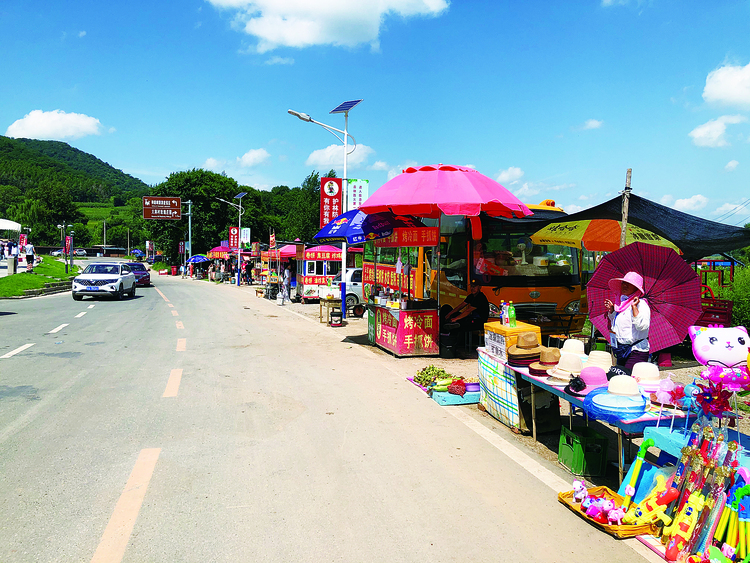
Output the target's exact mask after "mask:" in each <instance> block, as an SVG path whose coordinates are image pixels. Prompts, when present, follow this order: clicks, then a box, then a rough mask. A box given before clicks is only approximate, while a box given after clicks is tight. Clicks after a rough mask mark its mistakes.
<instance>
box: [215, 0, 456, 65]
mask: <svg viewBox="0 0 750 563" xmlns="http://www.w3.org/2000/svg"><path fill="white" fill-rule="evenodd" d="M209 2H211V4H213V5H214V6H216V7H217V8H223V9H226V10H229V11H232V12H234V13H235V22H236V24H237V25H239V26H241V28H242V30H243V31H244V32H245V33H247V34H248V35H251V36H253V37H255V38H257V40H258V44H257V46H256V51H257V52H258V53H265V52H267V51H271V50H273V49H276V48H277V47H296V48H304V47H310V46H313V45H334V46H337V47H356V46H357V45H362V44H369V45H371V46H372V48H373V49H377V48H379V45H380V43H379V35H380V29H381V27H382V26H383V25H384V23H385V21H386V19H387V17H388V16H395V17H400V18H408V17H415V16H438V15H440V14H441V13H443V12H444V11H445V10H447V9H448V4H449V2H448V0H359V1H358V2H357V3H356V7H355V6H353V5H352V3H351V2H349V1H347V0H318V1H317V2H309V1H305V0H292V1H287V2H279V1H278V0H209Z"/></svg>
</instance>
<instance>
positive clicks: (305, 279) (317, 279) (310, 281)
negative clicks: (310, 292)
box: [302, 276, 333, 285]
mask: <svg viewBox="0 0 750 563" xmlns="http://www.w3.org/2000/svg"><path fill="white" fill-rule="evenodd" d="M330 279H333V276H302V283H303V284H305V285H326V284H327V283H328V280H330Z"/></svg>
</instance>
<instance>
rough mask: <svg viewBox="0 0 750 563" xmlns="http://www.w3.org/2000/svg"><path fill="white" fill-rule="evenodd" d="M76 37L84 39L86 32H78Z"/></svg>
mask: <svg viewBox="0 0 750 563" xmlns="http://www.w3.org/2000/svg"><path fill="white" fill-rule="evenodd" d="M78 37H86V32H85V31H79V32H78Z"/></svg>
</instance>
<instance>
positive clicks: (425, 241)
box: [375, 227, 439, 248]
mask: <svg viewBox="0 0 750 563" xmlns="http://www.w3.org/2000/svg"><path fill="white" fill-rule="evenodd" d="M438 238H439V236H438V228H437V227H416V228H403V229H393V234H392V235H391V236H389V237H385V238H381V239H378V240H376V241H375V246H377V247H381V248H382V247H389V246H391V247H392V246H437V245H438Z"/></svg>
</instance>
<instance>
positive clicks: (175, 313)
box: [172, 311, 180, 317]
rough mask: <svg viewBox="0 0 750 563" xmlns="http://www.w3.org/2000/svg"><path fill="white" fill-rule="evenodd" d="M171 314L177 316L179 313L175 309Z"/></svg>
mask: <svg viewBox="0 0 750 563" xmlns="http://www.w3.org/2000/svg"><path fill="white" fill-rule="evenodd" d="M172 316H173V317H179V316H180V314H179V313H178V312H177V311H172Z"/></svg>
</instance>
